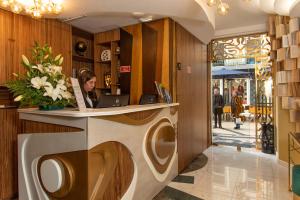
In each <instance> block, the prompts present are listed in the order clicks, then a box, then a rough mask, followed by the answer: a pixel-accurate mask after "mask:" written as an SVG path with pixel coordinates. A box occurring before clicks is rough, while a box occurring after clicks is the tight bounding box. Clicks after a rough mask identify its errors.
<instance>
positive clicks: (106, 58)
mask: <svg viewBox="0 0 300 200" xmlns="http://www.w3.org/2000/svg"><path fill="white" fill-rule="evenodd" d="M110 59H111V51H110V50H109V49H106V50H103V51H102V52H101V61H110Z"/></svg>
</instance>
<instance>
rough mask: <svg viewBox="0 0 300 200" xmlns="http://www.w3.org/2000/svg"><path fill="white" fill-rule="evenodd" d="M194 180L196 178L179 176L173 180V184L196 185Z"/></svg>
mask: <svg viewBox="0 0 300 200" xmlns="http://www.w3.org/2000/svg"><path fill="white" fill-rule="evenodd" d="M194 179H195V177H194V176H185V175H178V176H176V177H175V178H174V179H173V180H172V182H177V183H189V184H194Z"/></svg>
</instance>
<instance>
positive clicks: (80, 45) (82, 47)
mask: <svg viewBox="0 0 300 200" xmlns="http://www.w3.org/2000/svg"><path fill="white" fill-rule="evenodd" d="M86 50H87V44H86V43H85V42H83V41H78V42H77V43H76V44H75V52H76V53H77V54H78V55H79V56H83V55H84V52H85V51H86Z"/></svg>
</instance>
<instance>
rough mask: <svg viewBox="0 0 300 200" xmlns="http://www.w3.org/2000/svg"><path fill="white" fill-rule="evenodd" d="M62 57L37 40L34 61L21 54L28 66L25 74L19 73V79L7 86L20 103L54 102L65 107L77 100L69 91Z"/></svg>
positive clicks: (37, 104) (39, 104)
mask: <svg viewBox="0 0 300 200" xmlns="http://www.w3.org/2000/svg"><path fill="white" fill-rule="evenodd" d="M63 60H64V59H63V57H62V56H61V55H60V54H59V55H57V56H55V57H54V56H53V54H52V49H51V47H50V46H48V45H47V44H46V45H45V46H40V45H39V44H38V43H37V42H36V43H35V45H34V47H33V49H32V61H29V60H28V58H27V57H26V56H24V55H22V64H23V66H24V67H25V68H26V70H27V72H26V74H25V75H22V74H16V73H14V76H16V77H17V78H16V80H11V81H9V82H8V83H7V84H6V86H7V87H8V88H9V89H10V91H12V92H13V93H14V97H15V99H14V100H15V101H19V102H20V106H21V107H23V106H40V108H43V107H48V106H53V107H55V108H63V107H64V106H66V105H69V104H72V103H73V102H74V97H73V95H72V93H71V92H70V89H71V84H70V82H69V79H67V78H66V76H65V75H64V74H63V73H62V67H61V64H62V63H63Z"/></svg>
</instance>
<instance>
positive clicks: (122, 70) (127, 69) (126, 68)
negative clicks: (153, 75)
mask: <svg viewBox="0 0 300 200" xmlns="http://www.w3.org/2000/svg"><path fill="white" fill-rule="evenodd" d="M130 71H131V66H120V73H128V72H130Z"/></svg>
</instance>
